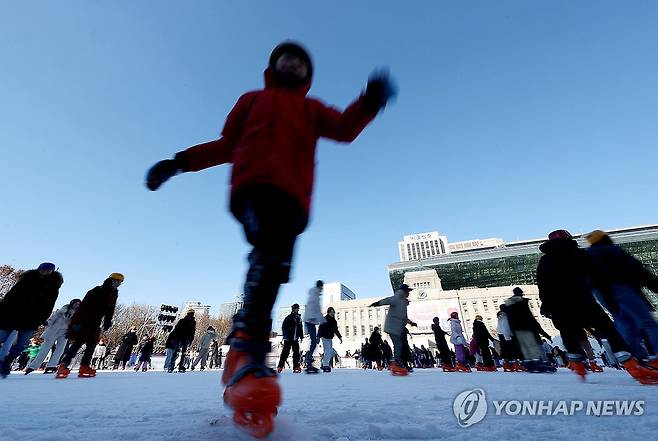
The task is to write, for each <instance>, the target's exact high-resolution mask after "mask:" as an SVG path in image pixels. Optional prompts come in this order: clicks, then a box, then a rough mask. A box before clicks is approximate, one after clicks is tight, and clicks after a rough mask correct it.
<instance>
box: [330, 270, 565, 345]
mask: <svg viewBox="0 0 658 441" xmlns="http://www.w3.org/2000/svg"><path fill="white" fill-rule="evenodd" d="M403 281H404V283H406V284H408V285H409V286H411V287H412V288H414V290H413V291H411V294H410V296H409V301H410V303H409V307H408V310H407V311H408V315H409V318H410V319H411V320H412V321H414V322H416V323H417V324H418V327H412V326H408V327H407V329H409V331H410V334H411V340H410V342H411V343H412V344H415V345H416V346H418V347H420V345H425V347H432V348H434V347H435V344H434V335H433V333H432V329H431V326H432V320H433V318H434V317H438V318H439V320H440V325H441V327H442V328H443V329H444V330H448V331H449V330H450V326H449V324H448V318H449V317H450V313H452V312H454V311H456V312H457V313H458V314H459V318H460V320H461V321H462V327H463V328H464V334H465V336H466V337H467V338H468V339H469V340H470V337H471V336H472V334H473V320H474V319H475V316H476V315H478V314H479V315H481V316H482V317H483V321H484V323H485V325H486V326H487V328H488V329H489V331H490V332H491V333H492V335H497V333H498V330H497V329H496V328H497V326H498V321H497V317H496V313H497V312H498V310H499V306H500V305H501V304H503V303H505V300H507V299H508V298H510V297H512V294H513V293H512V289H513V288H514V286H501V287H491V288H472V289H460V290H449V291H443V290H442V289H441V280H440V279H439V277H438V275H437V274H436V271H434V270H424V271H417V272H407V273H406V276H405V278H404V280H403ZM515 286H517V285H515ZM518 286H520V287H521V288H522V289H523V291H524V292H525V297H526V298H528V299H529V300H530V302H529V305H530V310H531V311H532V313H533V315H534V316H535V317H536V318H537V321H538V322H539V323H540V324H541V326H542V327H543V328H544V330H546V332H548V333H549V334H551V335H557V334H558V331H557V329H555V327H554V326H553V323H552V322H551V321H550V320H548V319H547V318H545V317H543V316H541V315H540V314H539V308H540V306H541V304H540V301H539V293H538V290H537V286H534V285H518ZM391 295H393V293H392V292H391V293H385V294H383V295H381V296H379V297H370V298H366V299H357V300H349V301H345V300H343V301H337V302H333V303H331V305H330V306H333V307H334V308H335V309H336V321H337V322H338V327H339V330H340V332H341V334H342V335H343V339H344V345H342V346H341V349H357V348H359V347H360V345H361V343H363V342H364V341H365V339H366V338H369V337H370V334H371V333H372V331H373V329H374V328H375V327H379V328H380V329H382V331H383V326H384V322H385V320H386V314H387V313H388V306H380V307H370V306H369V305H370V304H372V303H373V302H375V301H377V300H379V299H382V298H384V297H389V296H391ZM382 335H383V336H384V337H385V338H387V335H386V334H385V333H383V334H382Z"/></svg>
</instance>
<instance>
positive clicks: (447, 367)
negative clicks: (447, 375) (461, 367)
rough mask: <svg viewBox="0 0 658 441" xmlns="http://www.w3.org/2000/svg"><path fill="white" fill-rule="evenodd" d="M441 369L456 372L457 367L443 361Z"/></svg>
mask: <svg viewBox="0 0 658 441" xmlns="http://www.w3.org/2000/svg"><path fill="white" fill-rule="evenodd" d="M441 369H443V372H455V371H456V370H457V369H456V368H455V367H454V366H453V365H451V364H448V363H443V364H441Z"/></svg>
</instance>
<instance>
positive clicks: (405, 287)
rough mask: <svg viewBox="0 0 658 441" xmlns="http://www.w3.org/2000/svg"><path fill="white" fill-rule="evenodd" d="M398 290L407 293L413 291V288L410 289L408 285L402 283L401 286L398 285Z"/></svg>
mask: <svg viewBox="0 0 658 441" xmlns="http://www.w3.org/2000/svg"><path fill="white" fill-rule="evenodd" d="M398 289H401V290H402V291H407V292H410V291H413V290H414V289H413V288H410V287H409V285H407V284H406V283H403V284H402V285H400V287H399V288H398Z"/></svg>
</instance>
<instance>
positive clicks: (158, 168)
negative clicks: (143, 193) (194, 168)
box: [146, 152, 187, 191]
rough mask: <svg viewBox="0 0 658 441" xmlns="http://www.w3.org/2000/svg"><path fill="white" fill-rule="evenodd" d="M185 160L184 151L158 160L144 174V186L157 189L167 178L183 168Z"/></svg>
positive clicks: (152, 189)
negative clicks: (172, 157) (171, 157)
mask: <svg viewBox="0 0 658 441" xmlns="http://www.w3.org/2000/svg"><path fill="white" fill-rule="evenodd" d="M186 162H187V161H186V158H185V152H180V153H177V154H176V156H174V159H165V160H162V161H160V162H158V163H157V164H155V165H154V166H153V167H151V168H150V169H149V171H148V173H147V174H146V186H147V187H148V189H149V190H151V191H155V190H157V189H158V188H160V186H161V185H162V184H164V183H165V182H166V181H167V180H168V179H169V178H171V177H173V176H176V175H177V174H179V173H180V172H182V171H183V170H184V169H185V165H186Z"/></svg>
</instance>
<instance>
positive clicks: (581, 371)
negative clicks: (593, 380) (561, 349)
mask: <svg viewBox="0 0 658 441" xmlns="http://www.w3.org/2000/svg"><path fill="white" fill-rule="evenodd" d="M569 369H571V370H572V371H574V373H575V374H577V375H578V376H579V377H580V379H581V380H582V381H585V377H586V376H587V369H586V368H585V363H583V362H582V361H576V360H571V361H570V362H569Z"/></svg>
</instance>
